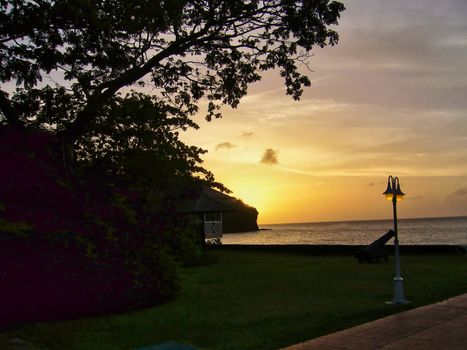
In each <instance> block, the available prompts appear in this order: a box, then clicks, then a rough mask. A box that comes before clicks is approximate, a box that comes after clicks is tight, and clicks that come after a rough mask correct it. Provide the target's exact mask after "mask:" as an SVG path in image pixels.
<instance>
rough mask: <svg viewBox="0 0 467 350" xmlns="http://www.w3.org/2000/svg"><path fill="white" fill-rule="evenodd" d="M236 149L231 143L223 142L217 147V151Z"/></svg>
mask: <svg viewBox="0 0 467 350" xmlns="http://www.w3.org/2000/svg"><path fill="white" fill-rule="evenodd" d="M234 147H236V146H235V145H234V144H232V143H230V142H222V143H219V144H218V145H217V146H216V151H218V150H220V149H231V148H234Z"/></svg>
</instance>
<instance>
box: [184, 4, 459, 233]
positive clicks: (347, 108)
mask: <svg viewBox="0 0 467 350" xmlns="http://www.w3.org/2000/svg"><path fill="white" fill-rule="evenodd" d="M343 2H344V4H345V6H346V7H347V10H346V11H345V12H344V13H343V15H342V18H341V20H340V23H339V26H338V27H337V30H338V32H339V34H340V42H339V44H338V45H337V46H336V47H328V48H325V49H320V48H317V49H316V50H315V51H314V52H315V55H314V57H313V58H312V60H311V67H312V69H313V72H312V73H311V75H310V78H311V80H312V87H310V88H308V89H307V90H306V91H305V93H304V95H303V98H302V99H301V101H299V102H295V101H293V100H292V99H291V98H290V97H288V96H286V95H285V92H284V87H283V83H282V81H281V80H280V78H279V77H278V75H277V72H270V73H268V74H266V75H265V76H264V78H263V80H262V81H261V82H260V83H257V84H255V85H253V86H252V87H251V88H250V90H249V94H248V96H247V97H246V98H244V99H243V100H242V102H241V104H240V106H239V108H237V109H235V110H232V109H230V108H225V109H224V118H223V119H220V120H215V121H213V122H211V123H207V122H204V121H203V116H202V114H201V113H200V115H199V117H198V118H197V121H198V122H199V123H200V126H201V128H200V130H197V131H190V132H188V133H186V134H185V135H183V139H184V140H185V141H186V142H187V143H189V144H193V145H197V146H200V147H203V148H205V149H207V150H208V151H209V153H208V154H207V155H205V157H204V159H205V163H204V165H205V167H206V168H207V169H209V170H211V171H212V172H213V173H214V174H215V176H216V178H217V180H218V181H220V182H222V183H224V184H225V185H226V186H227V187H228V188H230V189H231V190H232V191H233V195H234V196H236V197H238V198H241V199H243V200H244V201H245V202H246V203H247V204H250V205H252V206H255V207H256V208H257V209H258V210H259V213H260V214H259V219H258V222H259V223H260V224H269V223H286V222H311V221H334V220H360V219H362V220H366V219H382V218H391V217H392V211H391V205H390V202H387V201H386V200H385V199H384V196H383V195H382V192H383V191H384V190H385V188H386V180H387V176H388V175H389V174H392V175H394V176H398V177H399V178H400V182H401V186H402V190H403V191H404V192H405V193H406V194H407V196H406V200H404V201H402V202H401V203H400V205H399V215H400V217H431V216H456V215H467V22H466V21H465V15H467V2H466V1H465V0H448V1H434V0H411V1H406V0H397V1H394V0H393V1H383V0H371V1H370V0H366V1H364V0H349V1H343Z"/></svg>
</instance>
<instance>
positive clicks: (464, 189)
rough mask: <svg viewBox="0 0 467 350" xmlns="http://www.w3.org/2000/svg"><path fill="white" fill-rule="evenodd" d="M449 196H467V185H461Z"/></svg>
mask: <svg viewBox="0 0 467 350" xmlns="http://www.w3.org/2000/svg"><path fill="white" fill-rule="evenodd" d="M448 197H449V198H460V197H467V186H464V187H461V188H459V189H458V190H456V191H454V192H453V193H451V194H450V195H449V196H448Z"/></svg>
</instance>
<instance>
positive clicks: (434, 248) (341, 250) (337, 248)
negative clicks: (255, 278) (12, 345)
mask: <svg viewBox="0 0 467 350" xmlns="http://www.w3.org/2000/svg"><path fill="white" fill-rule="evenodd" d="M364 247H366V245H349V244H327V245H325V244H220V245H213V246H209V248H208V249H209V250H239V251H260V252H275V253H277V252H279V253H300V254H313V255H332V254H339V255H341V254H349V255H353V254H354V253H355V252H357V251H358V250H360V249H362V248H364ZM385 250H387V253H388V254H389V255H390V256H392V255H393V253H394V248H393V245H392V244H390V245H385ZM400 250H401V254H433V253H437V254H455V255H465V254H466V253H467V246H465V245H455V244H452V245H449V244H442V245H441V244H433V245H421V244H416V245H413V244H410V245H400Z"/></svg>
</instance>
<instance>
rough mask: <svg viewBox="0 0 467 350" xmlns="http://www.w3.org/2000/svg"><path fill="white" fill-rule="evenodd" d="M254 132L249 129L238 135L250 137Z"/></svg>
mask: <svg viewBox="0 0 467 350" xmlns="http://www.w3.org/2000/svg"><path fill="white" fill-rule="evenodd" d="M253 135H254V134H253V133H252V132H250V131H245V132H244V133H243V134H242V135H241V136H240V137H245V138H246V137H252V136H253Z"/></svg>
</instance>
